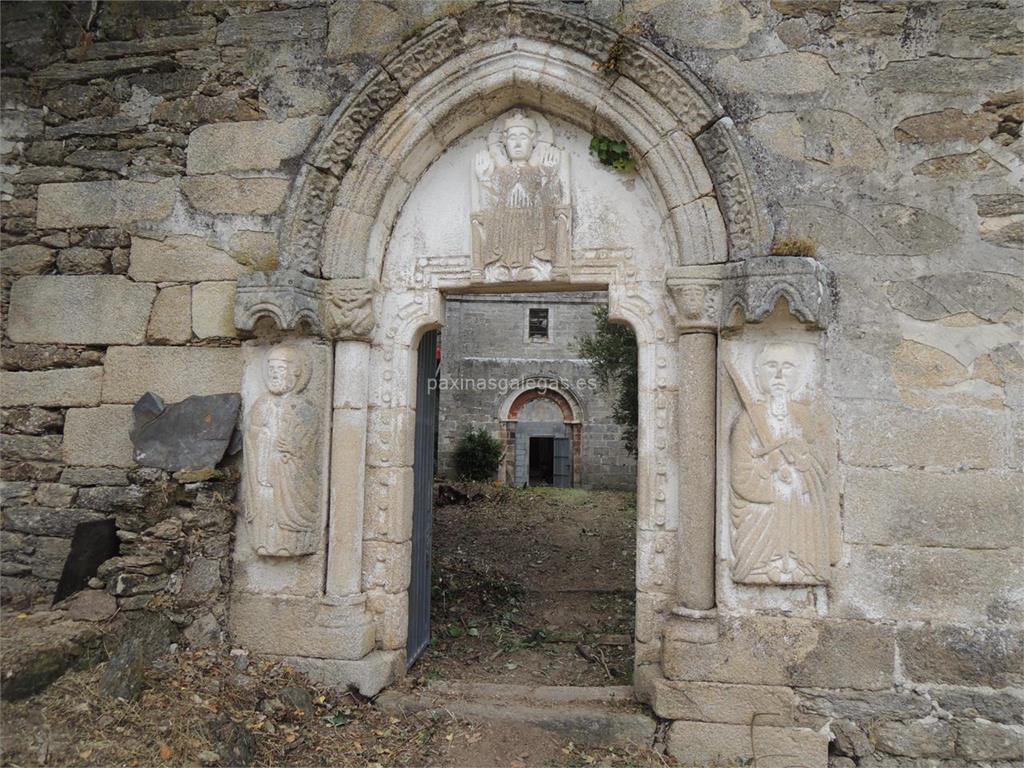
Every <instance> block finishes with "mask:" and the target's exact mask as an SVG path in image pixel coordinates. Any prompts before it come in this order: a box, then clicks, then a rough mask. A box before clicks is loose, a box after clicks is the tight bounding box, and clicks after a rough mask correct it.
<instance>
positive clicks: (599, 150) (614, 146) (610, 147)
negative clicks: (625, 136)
mask: <svg viewBox="0 0 1024 768" xmlns="http://www.w3.org/2000/svg"><path fill="white" fill-rule="evenodd" d="M590 152H591V154H593V155H596V156H597V159H598V160H600V161H601V164H602V165H608V166H611V167H612V168H614V169H615V170H616V171H622V172H623V173H632V172H633V171H635V170H636V159H635V158H634V157H633V156H632V155H631V154H630V153H629V147H628V146H626V142H624V141H616V140H615V139H612V138H609V137H608V136H602V135H601V134H597V135H595V136H594V137H593V138H592V139H591V140H590Z"/></svg>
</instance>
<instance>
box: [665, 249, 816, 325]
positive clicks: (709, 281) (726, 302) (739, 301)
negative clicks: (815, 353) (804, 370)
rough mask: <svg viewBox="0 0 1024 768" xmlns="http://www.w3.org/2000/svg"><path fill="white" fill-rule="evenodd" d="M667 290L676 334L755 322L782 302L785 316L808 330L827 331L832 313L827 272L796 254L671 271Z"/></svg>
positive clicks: (765, 316) (812, 260) (679, 268)
mask: <svg viewBox="0 0 1024 768" xmlns="http://www.w3.org/2000/svg"><path fill="white" fill-rule="evenodd" d="M668 290H669V293H670V295H671V296H672V299H673V302H674V305H675V306H674V309H675V319H676V326H677V328H678V329H679V331H680V332H682V333H686V332H693V331H718V330H723V329H735V328H739V327H740V326H742V325H743V324H744V323H760V322H762V321H763V320H764V319H765V318H767V317H768V315H770V314H771V312H772V310H773V309H775V306H776V305H777V304H778V302H779V300H780V299H783V298H784V299H785V300H786V302H787V303H788V305H789V311H790V313H791V314H792V315H793V316H794V317H796V318H797V319H798V320H800V322H802V323H804V324H806V325H809V326H811V327H813V328H822V329H824V328H827V327H828V323H829V320H830V319H831V315H832V296H833V288H832V278H831V274H830V273H829V271H828V270H827V269H826V268H825V267H824V266H823V265H822V264H821V263H819V262H818V261H815V260H814V259H810V258H805V257H801V256H758V257H755V258H751V259H746V260H745V261H739V262H731V263H728V264H714V265H707V266H695V267H676V268H674V269H672V270H670V271H669V275H668Z"/></svg>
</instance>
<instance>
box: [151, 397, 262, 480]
mask: <svg viewBox="0 0 1024 768" xmlns="http://www.w3.org/2000/svg"><path fill="white" fill-rule="evenodd" d="M144 401H145V402H144ZM241 402H242V399H241V396H240V395H238V394H223V395H207V396H202V397H200V396H193V397H189V398H186V399H185V400H183V401H181V402H180V403H173V404H171V405H167V406H165V405H164V403H163V401H162V400H160V398H158V397H156V396H155V395H153V394H152V393H147V394H146V395H144V396H143V398H142V399H141V400H140V401H139V402H138V403H136V405H135V406H134V407H133V414H134V420H135V422H134V428H133V429H132V433H131V440H132V445H134V446H135V452H134V458H135V461H136V463H138V464H140V465H142V466H144V467H159V468H160V469H166V470H167V471H169V472H177V471H179V470H191V469H204V468H207V467H215V466H217V464H218V463H219V462H220V460H221V459H222V458H224V452H225V451H226V450H227V448H228V443H230V442H231V435H232V434H233V433H234V431H235V423H236V422H237V421H238V409H239V407H240V405H241ZM154 410H155V413H154Z"/></svg>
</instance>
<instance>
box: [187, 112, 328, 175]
mask: <svg viewBox="0 0 1024 768" xmlns="http://www.w3.org/2000/svg"><path fill="white" fill-rule="evenodd" d="M320 123H321V119H320V118H319V117H303V118H292V119H288V120H283V121H281V122H273V121H248V122H244V123H217V124H213V125H204V126H202V127H200V128H197V129H196V130H194V131H193V132H192V134H191V135H190V136H189V141H188V172H189V173H190V174H199V173H221V172H223V171H236V170H238V171H245V170H274V169H275V168H278V167H279V166H280V165H281V162H282V161H283V160H287V159H289V158H292V157H296V156H298V155H300V154H301V153H302V152H303V150H305V149H306V146H307V145H308V144H309V142H310V140H311V139H312V138H313V136H314V135H315V134H316V132H317V130H319V128H320Z"/></svg>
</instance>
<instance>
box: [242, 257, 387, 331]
mask: <svg viewBox="0 0 1024 768" xmlns="http://www.w3.org/2000/svg"><path fill="white" fill-rule="evenodd" d="M376 292H377V284H376V282H375V281H373V280H368V279H363V278H354V279H347V280H321V279H318V278H315V277H310V276H309V275H305V274H303V273H301V272H298V271H296V270H291V269H278V270H275V271H273V272H254V273H252V274H248V275H241V276H240V277H239V278H238V282H237V285H236V288H235V316H234V319H235V327H236V328H238V329H240V330H243V331H249V332H252V331H254V330H255V328H256V324H257V322H258V321H259V320H260V319H261V318H270V320H271V321H272V323H273V325H274V327H275V328H277V329H278V330H281V331H298V332H300V333H304V334H306V335H310V336H322V337H324V338H327V339H330V340H334V341H347V340H355V341H369V340H370V336H371V334H372V333H373V329H374V326H375V325H376V317H375V315H374V311H373V298H374V296H375V295H376Z"/></svg>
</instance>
